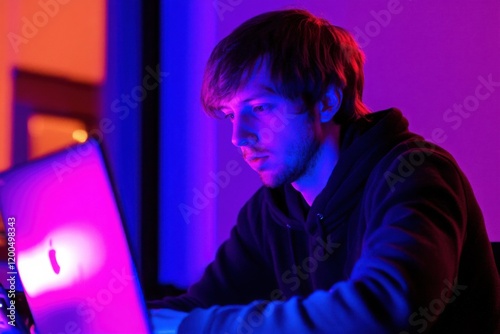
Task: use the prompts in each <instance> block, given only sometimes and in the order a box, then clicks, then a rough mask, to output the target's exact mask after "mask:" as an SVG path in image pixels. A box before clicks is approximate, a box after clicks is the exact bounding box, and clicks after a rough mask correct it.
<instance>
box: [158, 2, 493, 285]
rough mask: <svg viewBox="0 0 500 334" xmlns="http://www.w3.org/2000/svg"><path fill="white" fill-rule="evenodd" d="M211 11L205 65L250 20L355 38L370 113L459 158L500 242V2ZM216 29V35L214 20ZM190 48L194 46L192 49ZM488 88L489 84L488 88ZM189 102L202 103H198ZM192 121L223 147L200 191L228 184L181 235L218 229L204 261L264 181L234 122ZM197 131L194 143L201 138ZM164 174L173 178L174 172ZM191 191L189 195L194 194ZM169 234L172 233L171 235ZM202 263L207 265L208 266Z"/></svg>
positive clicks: (240, 6) (271, 5)
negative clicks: (279, 17) (386, 115)
mask: <svg viewBox="0 0 500 334" xmlns="http://www.w3.org/2000/svg"><path fill="white" fill-rule="evenodd" d="M202 2H203V3H205V1H204V0H203V1H202ZM196 3H198V2H196V1H195V0H192V1H191V5H192V7H193V8H196V7H197V6H196V5H195V4H196ZM213 3H214V4H217V5H218V7H217V8H216V7H215V5H214V6H212V8H211V9H212V11H206V12H205V14H204V15H206V16H207V17H211V18H212V20H213V18H214V17H215V34H216V35H215V38H213V36H211V37H210V38H211V39H212V41H213V44H212V45H209V44H210V43H204V48H203V50H202V51H201V52H200V59H201V60H202V61H203V62H204V61H206V59H207V57H208V54H207V50H206V48H207V47H208V48H209V49H210V48H211V47H213V46H215V43H216V42H217V41H219V40H220V39H221V38H223V37H224V36H226V35H227V34H228V33H230V32H231V31H232V30H233V29H234V28H235V27H236V26H237V25H238V24H240V23H242V22H243V21H244V20H246V19H248V18H250V17H252V16H254V15H256V14H259V13H262V12H265V11H269V10H275V9H284V8H290V7H300V8H305V9H308V10H310V11H311V12H313V13H315V14H317V15H320V16H323V17H325V18H327V19H329V20H330V21H331V22H332V23H333V24H336V25H339V26H342V27H345V28H347V29H348V30H349V31H351V32H352V33H353V34H355V36H356V37H357V39H358V42H359V43H360V45H361V46H362V47H363V50H364V51H365V53H366V58H367V61H366V67H365V73H366V86H365V98H364V100H365V102H366V103H367V105H368V106H369V107H370V108H371V109H372V110H374V111H375V110H379V109H385V108H389V107H397V108H400V109H401V110H402V111H403V113H404V114H405V115H406V116H407V118H408V119H409V120H410V129H411V130H412V131H414V132H417V133H420V134H421V135H423V136H424V137H426V138H427V139H429V140H432V141H434V142H435V143H437V144H440V145H441V146H443V147H444V148H446V149H448V150H449V151H450V152H451V153H452V154H453V155H454V156H455V158H456V159H457V160H458V162H459V164H460V165H461V167H462V169H463V170H464V171H465V173H466V175H467V176H468V177H469V179H470V182H471V183H472V186H473V188H474V190H475V193H476V195H477V198H478V201H479V203H480V205H481V206H482V208H483V212H484V215H485V218H486V223H487V228H488V233H489V235H490V238H491V240H494V241H500V225H499V224H498V223H497V222H498V221H500V209H499V208H498V205H497V203H498V198H499V197H500V177H499V176H498V174H497V173H496V171H497V169H498V166H500V154H499V153H500V150H499V148H498V147H499V144H500V135H499V131H498V130H497V129H496V126H495V125H496V124H498V123H499V122H498V120H499V119H500V116H499V115H498V112H499V111H500V110H498V109H499V107H498V106H499V105H500V63H499V61H498V59H500V24H499V22H500V2H498V1H496V0H481V1H476V2H472V1H469V0H456V1H451V0H448V1H430V0H418V1H417V0H413V1H412V0H400V1H398V0H389V1H387V0H359V1H347V0H344V1H340V0H339V1H321V0H313V1H283V0H277V1H268V0H266V1H262V0H254V1H248V0H218V1H215V2H213ZM205 7H206V5H205ZM193 10H195V9H193ZM198 13H199V11H198ZM211 23H212V28H211V29H213V25H214V21H211ZM190 43H191V44H196V40H192V41H191V42H190ZM166 47H167V48H168V47H169V46H166ZM167 70H168V69H167ZM187 75H188V76H189V77H188V80H189V78H192V80H193V81H194V82H199V78H200V77H201V75H202V73H201V72H198V71H190V72H189V73H188V74H187ZM172 80H173V78H172ZM487 81H492V82H493V83H492V84H487V83H485V82H487ZM192 98H196V99H197V100H198V99H199V98H198V96H197V95H196V96H195V95H193V96H192ZM460 105H462V107H461V106H460ZM460 108H461V110H460ZM162 112H166V111H162ZM198 112H199V111H198V110H197V113H198ZM193 117H200V118H202V119H203V122H215V124H216V125H215V128H214V129H215V134H214V137H213V138H214V140H215V141H216V146H217V150H216V157H215V158H216V160H215V169H213V168H212V167H210V168H205V169H203V167H202V168H201V169H199V172H200V173H201V174H200V175H201V176H203V177H198V180H197V181H196V182H197V183H196V185H197V186H196V187H197V188H198V189H203V187H205V186H206V185H207V184H208V183H209V182H211V180H212V179H211V178H210V176H209V175H210V173H215V174H217V173H222V174H224V172H226V173H227V174H228V175H229V178H228V179H227V182H224V183H222V184H223V185H224V186H223V187H220V189H219V191H218V193H217V195H216V196H215V197H214V198H213V199H210V205H209V206H208V207H207V209H204V210H202V211H200V212H199V214H196V215H192V218H193V219H195V220H196V222H195V223H194V225H193V224H191V227H190V229H191V230H187V231H184V232H183V233H186V239H189V238H190V237H189V234H191V233H196V232H195V231H196V229H195V228H194V226H196V224H206V223H208V224H212V223H210V222H214V223H213V224H212V225H210V226H209V228H212V229H213V230H212V233H214V234H211V235H210V240H209V241H207V245H206V247H205V248H204V249H205V252H206V253H204V259H203V261H206V260H207V258H208V257H209V256H208V257H207V253H208V254H212V255H211V256H213V254H214V252H215V250H216V247H217V245H219V244H220V243H221V242H222V241H223V240H224V239H226V238H227V236H228V235H229V230H230V228H231V227H232V225H234V223H235V220H236V215H237V213H238V211H239V209H240V208H241V206H242V205H243V204H244V203H245V201H246V200H247V199H248V198H249V197H250V196H251V195H252V194H253V192H254V191H255V190H256V189H257V188H258V187H259V186H260V181H259V179H258V177H257V176H256V175H255V173H254V172H253V171H252V170H251V169H250V168H249V167H248V166H247V165H246V164H245V162H244V161H243V160H242V159H241V157H240V156H239V153H238V152H237V151H236V148H235V147H233V146H232V144H231V142H230V134H231V129H230V124H229V123H224V122H217V121H211V120H209V119H206V118H204V117H203V115H193ZM191 131H193V132H192V135H193V136H196V132H195V131H196V129H195V128H193V129H192V130H191ZM200 142H201V144H203V145H208V146H210V145H212V144H213V143H209V142H207V141H200ZM203 145H201V146H199V147H198V146H197V147H195V148H192V149H193V150H194V151H197V150H198V151H203V150H204V149H206V147H208V146H203ZM204 147H205V148H204ZM201 163H202V164H203V162H201ZM212 163H213V162H212V161H210V164H212ZM228 164H229V166H228ZM212 166H214V165H212ZM228 167H231V168H228ZM165 168H166V167H165ZM229 170H231V171H233V173H229ZM165 171H166V173H168V168H166V169H165ZM222 174H221V175H222ZM193 184H194V183H193V182H191V183H190V185H189V186H186V185H184V188H185V189H189V190H191V189H192V187H193ZM164 186H165V185H164ZM179 186H180V184H179V185H177V187H179ZM190 196H191V197H192V196H193V195H192V194H191V195H190ZM176 201H177V202H175V203H180V201H181V200H179V199H177V200H176ZM214 214H215V217H216V218H215V220H213V215H214ZM166 220H167V219H166V218H165V219H164V220H162V222H165V221H166ZM181 220H182V218H179V214H178V213H177V215H176V217H171V216H169V218H168V224H169V225H170V226H172V225H175V224H181V223H180V222H178V221H181ZM164 224H166V223H164ZM198 226H200V225H198ZM206 228H207V226H206V225H204V229H206ZM168 229H169V227H168V225H167V226H166V227H165V230H168ZM197 240H199V238H197ZM198 246H199V245H198ZM191 256H196V254H192V255H191ZM184 260H190V259H184ZM197 260H198V261H197V262H196V263H197V265H200V266H201V265H202V262H203V261H200V260H199V259H197ZM201 269H202V267H200V268H199V272H201ZM197 270H198V269H197ZM191 271H192V272H196V270H193V269H191ZM174 275H175V273H174ZM195 279H196V275H194V274H193V275H190V276H186V277H184V278H183V282H187V283H189V282H192V281H193V280H195ZM164 281H165V280H164ZM181 285H182V284H181Z"/></svg>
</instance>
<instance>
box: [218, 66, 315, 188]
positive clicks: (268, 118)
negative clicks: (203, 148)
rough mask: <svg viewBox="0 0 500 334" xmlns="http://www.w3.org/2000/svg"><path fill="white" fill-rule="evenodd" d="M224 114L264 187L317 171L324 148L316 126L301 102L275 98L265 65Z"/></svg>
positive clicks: (224, 107)
mask: <svg viewBox="0 0 500 334" xmlns="http://www.w3.org/2000/svg"><path fill="white" fill-rule="evenodd" d="M221 112H222V113H223V116H225V117H226V118H229V119H230V120H231V122H232V126H233V132H232V143H233V144H234V145H235V146H236V147H238V148H240V150H241V152H242V154H243V158H244V159H245V161H246V162H247V163H248V164H249V165H250V167H251V168H252V169H253V170H255V171H256V172H257V173H258V174H259V176H260V178H261V180H262V182H263V183H264V185H266V186H268V187H277V186H280V185H282V184H285V183H292V182H295V181H298V180H300V178H301V177H303V176H305V175H306V174H307V173H308V171H309V170H310V169H311V168H312V167H313V165H314V162H315V156H316V153H317V151H318V148H319V144H320V143H319V140H318V139H317V138H316V136H315V130H314V129H315V128H316V126H315V123H314V122H313V121H312V120H311V116H310V115H309V114H308V112H305V111H304V107H303V104H302V102H298V101H291V100H289V99H286V98H284V97H282V96H280V95H279V94H278V93H277V92H276V89H275V87H274V84H273V82H272V81H271V78H270V75H269V71H268V69H267V66H266V64H265V62H264V63H263V64H262V66H260V69H259V70H257V71H255V72H254V73H253V75H252V77H251V78H250V79H249V80H248V82H247V83H246V85H244V86H243V87H241V88H240V89H239V90H238V91H237V92H236V93H235V95H234V96H232V97H231V98H230V99H228V100H227V101H223V103H222V108H221Z"/></svg>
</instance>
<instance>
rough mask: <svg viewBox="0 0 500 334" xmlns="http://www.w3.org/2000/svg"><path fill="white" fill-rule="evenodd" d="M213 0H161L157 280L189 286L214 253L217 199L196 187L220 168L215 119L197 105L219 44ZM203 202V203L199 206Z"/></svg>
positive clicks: (203, 183) (202, 184)
mask: <svg viewBox="0 0 500 334" xmlns="http://www.w3.org/2000/svg"><path fill="white" fill-rule="evenodd" d="M215 15H216V13H214V11H213V9H212V4H211V2H209V1H200V2H197V1H171V0H165V1H162V2H161V18H162V19H161V51H160V52H161V55H160V59H161V69H162V71H163V72H168V73H169V75H168V77H167V79H166V80H165V82H164V83H163V84H162V86H161V97H160V118H161V134H160V183H161V184H160V226H159V231H160V235H159V238H160V242H159V258H160V263H159V281H160V283H163V284H175V285H177V286H179V287H187V286H188V285H189V284H191V283H193V282H194V281H196V280H197V279H198V278H199V277H200V275H201V273H202V271H203V269H204V268H205V266H206V265H207V263H208V262H209V261H210V260H211V259H212V258H213V254H214V252H215V243H214V234H215V233H214V225H215V208H216V205H215V203H211V202H210V203H198V202H197V200H198V198H197V197H196V196H197V190H198V189H203V188H204V186H205V185H206V184H207V182H208V177H209V173H210V172H211V171H214V170H215V154H216V151H215V145H213V144H211V143H215V139H214V138H215V127H214V122H213V121H211V120H210V119H208V117H207V116H206V115H204V113H203V111H202V108H201V104H200V98H199V96H200V88H201V79H202V75H203V69H204V66H205V63H206V60H207V59H208V55H209V53H210V51H211V49H212V48H213V46H214V40H215ZM202 204H204V205H202Z"/></svg>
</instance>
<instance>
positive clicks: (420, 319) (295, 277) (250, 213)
mask: <svg viewBox="0 0 500 334" xmlns="http://www.w3.org/2000/svg"><path fill="white" fill-rule="evenodd" d="M341 138H342V139H341V143H340V157H339V160H338V163H337V165H336V166H335V168H334V170H333V172H332V174H331V176H330V179H329V180H328V183H327V185H326V187H325V188H324V189H323V191H322V192H321V193H320V194H319V195H318V197H317V198H316V199H315V200H314V202H313V204H312V206H311V207H309V206H308V204H307V203H306V202H305V201H304V199H303V197H302V196H301V194H300V193H299V192H297V191H296V190H295V189H294V188H293V187H292V186H291V185H289V184H288V185H285V186H282V187H278V188H275V189H270V188H265V187H262V188H260V189H259V190H258V191H257V192H256V193H255V194H254V196H252V198H251V199H250V200H249V201H248V202H247V203H246V204H245V206H244V207H243V208H242V210H241V211H240V214H239V216H238V222H237V225H236V226H235V227H234V228H233V230H232V232H231V236H230V238H229V239H228V240H227V241H226V242H224V244H223V245H222V246H221V247H220V249H219V250H218V252H217V256H216V259H215V261H214V262H212V263H211V264H210V265H209V266H208V267H207V269H206V271H205V273H204V276H203V277H202V279H201V280H200V281H199V282H198V283H196V284H194V285H193V286H191V287H190V289H189V290H188V292H187V293H186V294H185V295H183V296H180V297H177V298H169V297H167V298H165V299H164V300H163V301H161V302H157V303H155V305H156V307H158V306H160V307H168V308H173V309H177V310H183V311H191V310H193V309H195V308H197V309H196V310H194V311H193V312H191V313H190V315H189V316H188V317H187V318H186V319H185V320H184V321H183V323H182V324H181V327H180V329H179V333H217V334H221V333H253V334H257V333H271V332H276V333H422V332H432V333H495V330H497V331H498V330H499V328H498V325H499V320H498V319H500V281H499V278H498V274H497V272H496V270H495V264H494V260H493V255H492V252H491V248H490V243H489V241H488V237H487V234H486V230H485V226H484V222H483V217H482V214H481V211H480V209H479V207H478V204H477V202H476V200H475V197H474V194H473V192H472V189H471V187H470V185H469V183H468V181H467V179H466V178H465V176H464V175H463V173H462V172H461V170H460V169H459V168H458V166H457V164H456V162H455V161H454V159H453V158H452V157H451V156H450V154H449V153H447V152H446V151H444V150H443V149H441V148H439V147H437V146H435V145H434V144H431V143H429V142H425V141H424V140H423V138H422V137H420V136H418V135H415V134H413V133H411V132H409V131H408V123H407V120H406V119H405V118H404V117H403V116H402V114H401V113H400V112H399V111H398V110H396V109H389V110H386V111H382V112H377V113H372V114H369V115H368V116H366V117H365V118H363V119H361V120H359V121H356V122H354V123H353V124H351V125H349V126H347V127H345V128H344V129H343V131H342V134H341ZM252 301H255V302H252ZM245 304H248V305H245ZM214 305H218V306H214ZM223 305H230V306H223ZM206 308H209V309H206Z"/></svg>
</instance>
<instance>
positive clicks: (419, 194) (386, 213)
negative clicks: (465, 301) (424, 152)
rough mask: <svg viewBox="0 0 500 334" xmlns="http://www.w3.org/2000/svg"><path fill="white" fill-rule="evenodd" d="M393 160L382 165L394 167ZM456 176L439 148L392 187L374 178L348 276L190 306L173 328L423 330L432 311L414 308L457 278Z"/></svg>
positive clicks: (459, 223)
mask: <svg viewBox="0 0 500 334" xmlns="http://www.w3.org/2000/svg"><path fill="white" fill-rule="evenodd" d="M410 153H411V152H407V154H408V155H409V154H410ZM403 158H405V157H403ZM406 158H408V156H406ZM399 161H400V160H397V161H394V162H393V163H392V165H390V166H388V169H385V170H387V171H390V172H394V173H397V171H398V167H399V165H398V164H399ZM379 176H380V177H382V175H379ZM462 182H463V179H462V175H461V173H460V172H459V171H458V170H457V169H456V167H455V165H454V163H453V162H451V161H449V160H448V159H447V158H444V157H442V156H440V155H439V154H434V155H431V156H427V158H426V161H425V163H424V164H423V165H421V166H418V167H416V168H415V171H414V172H413V173H412V174H411V175H409V176H407V177H406V179H405V181H404V182H402V183H400V184H398V186H397V187H393V188H391V187H389V186H388V184H386V183H385V182H378V185H377V186H374V187H372V189H371V193H370V196H367V203H366V207H365V211H364V212H365V215H366V220H367V231H366V234H365V239H364V242H363V249H362V253H361V257H360V258H359V260H358V261H357V263H356V265H355V267H354V268H353V271H352V273H351V277H350V279H349V280H346V281H343V282H339V283H337V284H335V285H333V286H332V287H331V289H330V290H329V291H316V292H314V293H313V294H311V295H310V296H308V297H307V298H299V297H294V298H291V299H290V300H288V301H285V302H278V301H274V302H269V301H256V302H253V303H251V304H249V305H246V306H226V307H212V308H210V309H208V310H200V309H198V310H194V311H193V312H192V313H191V314H190V315H189V316H188V317H187V318H186V319H185V320H184V321H183V322H182V324H181V327H180V330H179V333H217V334H219V333H240V332H241V333H253V334H258V333H273V332H275V333H332V332H335V333H407V332H405V331H406V330H411V329H412V332H414V331H415V329H419V330H420V331H419V332H423V331H424V330H428V329H429V328H430V327H431V326H432V325H433V324H434V323H435V322H436V320H437V318H438V316H437V315H431V314H429V315H425V314H424V315H422V317H427V318H424V319H426V320H425V321H426V322H425V323H423V324H416V323H414V321H415V320H416V319H412V314H414V313H415V312H417V311H419V308H420V307H424V308H425V307H428V306H429V304H430V303H431V302H432V301H433V300H435V299H439V298H441V296H443V291H445V293H444V296H445V298H448V300H450V299H451V297H452V296H451V295H450V294H451V293H452V292H451V291H452V290H453V286H454V285H455V284H458V286H457V289H458V288H460V282H457V280H456V279H457V275H458V265H459V259H460V254H461V251H462V246H463V240H464V239H465V230H466V222H467V218H466V215H467V213H466V210H467V209H466V208H467V204H466V196H465V195H464V185H463V183H462ZM494 293H497V294H498V291H496V292H494ZM463 298H465V297H463ZM445 307H446V305H445ZM483 307H484V305H483ZM490 311H491V310H490ZM441 312H442V311H441ZM412 321H413V323H412ZM412 325H413V328H411V327H412ZM416 325H419V327H415V326H416ZM424 325H425V328H424Z"/></svg>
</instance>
